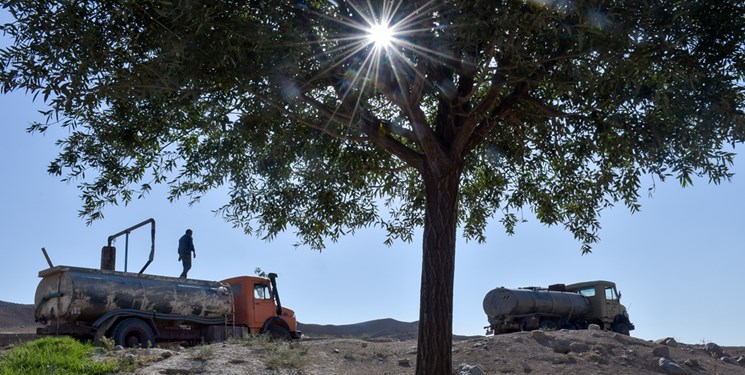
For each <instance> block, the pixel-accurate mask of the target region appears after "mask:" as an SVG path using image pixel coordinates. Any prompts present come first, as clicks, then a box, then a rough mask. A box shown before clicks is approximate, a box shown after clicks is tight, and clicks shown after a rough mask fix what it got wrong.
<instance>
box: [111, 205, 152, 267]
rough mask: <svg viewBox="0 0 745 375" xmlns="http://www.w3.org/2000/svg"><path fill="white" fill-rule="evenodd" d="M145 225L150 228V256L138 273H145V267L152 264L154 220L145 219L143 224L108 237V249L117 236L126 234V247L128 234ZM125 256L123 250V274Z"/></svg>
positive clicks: (125, 261)
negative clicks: (148, 225)
mask: <svg viewBox="0 0 745 375" xmlns="http://www.w3.org/2000/svg"><path fill="white" fill-rule="evenodd" d="M147 224H151V228H150V241H151V244H150V256H149V257H148V261H147V263H145V265H144V266H143V267H142V269H141V270H140V272H139V273H143V272H145V269H146V268H147V266H149V265H150V263H152V262H153V259H154V258H155V219H153V218H150V219H147V220H145V221H143V222H141V223H139V224H137V225H133V226H131V227H129V228H127V229H125V230H123V231H121V232H119V233H116V234H112V235H111V236H109V244H108V247H112V246H111V243H112V242H113V241H114V239H116V238H117V237H119V236H121V235H123V234H126V235H127V245H128V244H129V233H131V232H132V231H133V230H135V229H137V228H140V227H142V226H145V225H147ZM127 256H128V254H127V249H126V248H125V254H124V264H125V269H124V270H125V272H126V264H127ZM102 264H103V259H102Z"/></svg>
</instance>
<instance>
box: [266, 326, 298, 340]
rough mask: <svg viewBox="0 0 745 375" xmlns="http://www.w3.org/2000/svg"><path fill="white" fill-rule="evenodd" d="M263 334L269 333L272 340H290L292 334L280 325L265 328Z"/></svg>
mask: <svg viewBox="0 0 745 375" xmlns="http://www.w3.org/2000/svg"><path fill="white" fill-rule="evenodd" d="M264 333H265V334H267V335H269V337H271V338H272V339H274V340H286V341H290V340H292V335H291V334H290V331H288V330H286V329H285V328H284V327H280V326H271V327H269V328H267V329H266V332H264Z"/></svg>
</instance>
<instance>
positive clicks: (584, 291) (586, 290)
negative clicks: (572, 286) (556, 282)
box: [577, 287, 595, 297]
mask: <svg viewBox="0 0 745 375" xmlns="http://www.w3.org/2000/svg"><path fill="white" fill-rule="evenodd" d="M577 293H579V294H581V295H583V296H585V297H593V296H595V287H590V288H584V289H580V290H578V291H577Z"/></svg>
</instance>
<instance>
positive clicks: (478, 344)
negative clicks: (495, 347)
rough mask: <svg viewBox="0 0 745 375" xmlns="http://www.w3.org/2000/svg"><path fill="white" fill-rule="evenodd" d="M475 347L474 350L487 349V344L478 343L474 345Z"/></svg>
mask: <svg viewBox="0 0 745 375" xmlns="http://www.w3.org/2000/svg"><path fill="white" fill-rule="evenodd" d="M473 347H474V348H486V344H485V343H483V342H477V343H475V344H473Z"/></svg>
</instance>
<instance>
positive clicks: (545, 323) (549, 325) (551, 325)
mask: <svg viewBox="0 0 745 375" xmlns="http://www.w3.org/2000/svg"><path fill="white" fill-rule="evenodd" d="M538 329H540V330H543V331H556V330H558V329H559V325H558V324H556V322H555V321H553V320H551V319H542V320H541V323H540V324H539V325H538Z"/></svg>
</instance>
